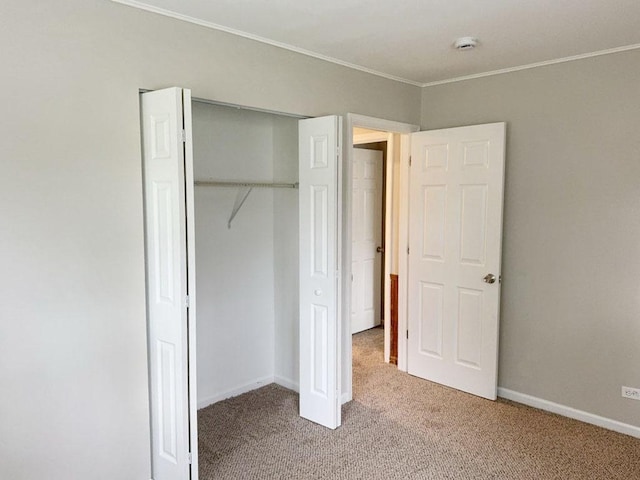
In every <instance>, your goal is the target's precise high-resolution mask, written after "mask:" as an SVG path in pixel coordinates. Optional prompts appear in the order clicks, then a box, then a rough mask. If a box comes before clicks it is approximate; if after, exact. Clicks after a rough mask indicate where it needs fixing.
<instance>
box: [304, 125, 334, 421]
mask: <svg viewBox="0 0 640 480" xmlns="http://www.w3.org/2000/svg"><path fill="white" fill-rule="evenodd" d="M341 127H342V125H341V119H340V118H339V117H337V116H330V117H320V118H313V119H308V120H301V121H300V123H299V155H300V179H299V182H300V415H301V416H302V417H304V418H307V419H309V420H311V421H313V422H316V423H319V424H321V425H324V426H325V427H329V428H337V427H338V426H339V425H340V422H341V419H340V413H341V412H340V402H339V399H340V391H339V389H340V375H339V372H338V368H339V354H340V351H339V332H340V329H339V324H338V323H339V318H338V312H339V307H340V305H339V296H338V286H339V280H340V279H339V276H338V273H339V272H338V261H339V255H338V253H339V251H338V245H339V238H338V221H339V208H340V205H339V189H338V185H339V184H338V180H339V176H338V175H339V171H338V165H339V160H340V156H341V150H340V148H339V147H340V140H341V138H342V132H341V130H342V129H341Z"/></svg>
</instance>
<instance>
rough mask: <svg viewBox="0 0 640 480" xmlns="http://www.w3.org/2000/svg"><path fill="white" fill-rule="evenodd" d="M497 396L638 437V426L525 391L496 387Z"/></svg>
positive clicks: (639, 435) (639, 430)
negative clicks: (528, 393)
mask: <svg viewBox="0 0 640 480" xmlns="http://www.w3.org/2000/svg"><path fill="white" fill-rule="evenodd" d="M498 396H499V397H501V398H505V399H507V400H512V401H514V402H518V403H522V404H524V405H528V406H530V407H534V408H539V409H540V410H545V411H547V412H551V413H556V414H558V415H562V416H563V417H569V418H573V419H574V420H580V421H581V422H585V423H590V424H591V425H596V426H598V427H602V428H606V429H607V430H613V431H614V432H618V433H624V434H625V435H630V436H632V437H636V438H640V427H637V426H635V425H629V424H628V423H622V422H619V421H617V420H613V419H611V418H606V417H601V416H599V415H595V414H593V413H589V412H585V411H583V410H577V409H575V408H572V407H568V406H566V405H561V404H559V403H555V402H550V401H549V400H544V399H542V398H538V397H534V396H532V395H527V394H526V393H520V392H515V391H513V390H509V389H508V388H502V387H498Z"/></svg>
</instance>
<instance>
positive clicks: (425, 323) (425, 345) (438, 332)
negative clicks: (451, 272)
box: [419, 282, 444, 359]
mask: <svg viewBox="0 0 640 480" xmlns="http://www.w3.org/2000/svg"><path fill="white" fill-rule="evenodd" d="M443 313H444V285H441V284H437V283H428V282H420V316H421V317H420V322H419V329H420V333H419V334H420V347H419V350H420V353H422V354H425V355H431V356H434V357H436V358H438V359H440V358H442V320H443V319H442V315H443Z"/></svg>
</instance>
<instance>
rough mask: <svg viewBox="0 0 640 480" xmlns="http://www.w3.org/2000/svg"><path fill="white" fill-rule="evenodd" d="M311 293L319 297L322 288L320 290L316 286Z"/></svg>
mask: <svg viewBox="0 0 640 480" xmlns="http://www.w3.org/2000/svg"><path fill="white" fill-rule="evenodd" d="M313 294H314V295H315V296H316V297H319V296H320V295H322V290H320V289H319V288H318V289H317V290H314V291H313Z"/></svg>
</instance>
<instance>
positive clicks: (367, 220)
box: [351, 148, 383, 333]
mask: <svg viewBox="0 0 640 480" xmlns="http://www.w3.org/2000/svg"><path fill="white" fill-rule="evenodd" d="M382 158H383V157H382V152H381V151H378V150H369V149H364V148H354V149H353V169H352V172H353V173H352V175H353V185H352V197H353V199H352V202H351V208H352V210H353V213H352V216H351V228H352V237H351V238H352V247H351V255H352V257H351V273H352V275H353V280H352V283H351V333H358V332H361V331H363V330H367V329H369V328H373V327H375V326H376V325H380V318H381V312H380V310H381V309H380V307H381V305H380V303H381V302H380V300H381V297H380V295H381V280H382V272H381V268H382V251H381V248H382V172H383V160H382ZM379 248H380V251H379Z"/></svg>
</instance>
